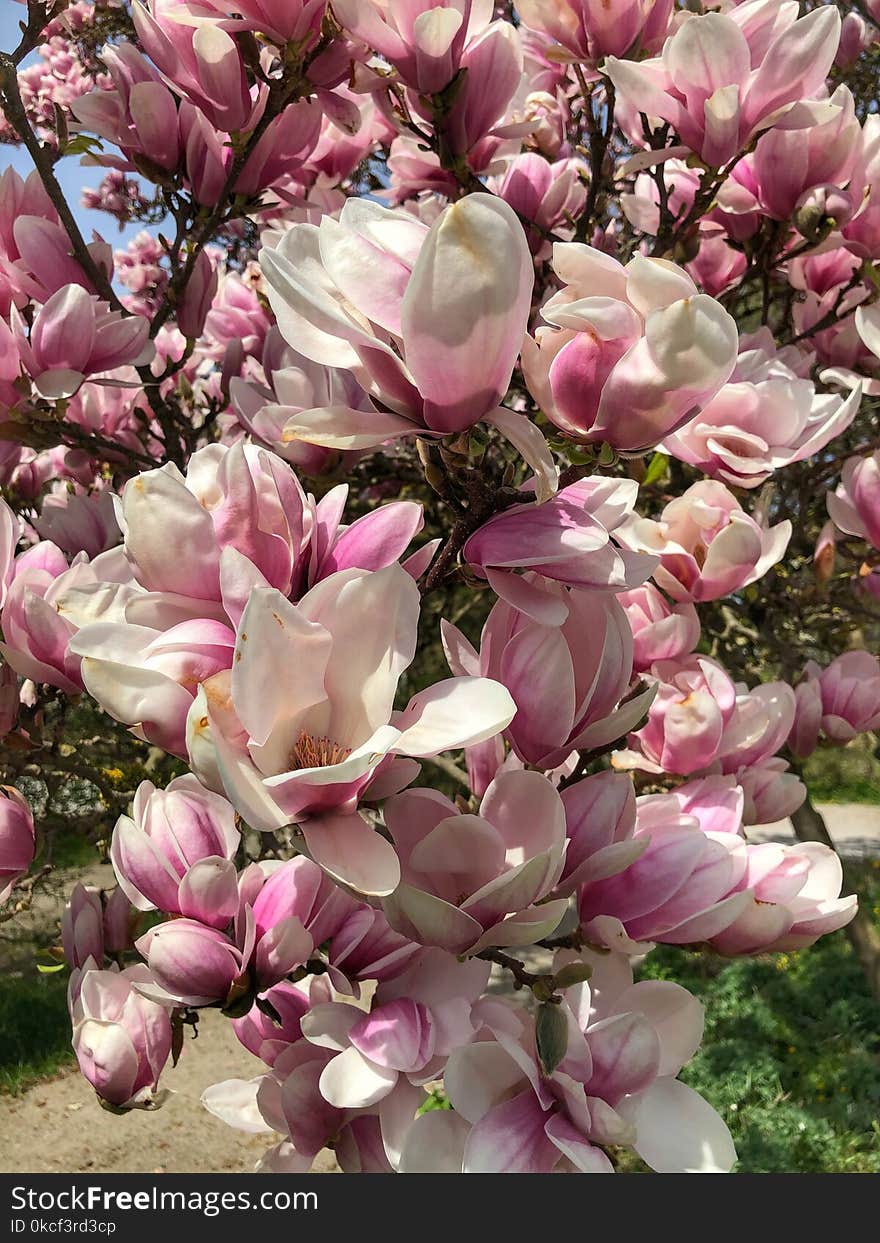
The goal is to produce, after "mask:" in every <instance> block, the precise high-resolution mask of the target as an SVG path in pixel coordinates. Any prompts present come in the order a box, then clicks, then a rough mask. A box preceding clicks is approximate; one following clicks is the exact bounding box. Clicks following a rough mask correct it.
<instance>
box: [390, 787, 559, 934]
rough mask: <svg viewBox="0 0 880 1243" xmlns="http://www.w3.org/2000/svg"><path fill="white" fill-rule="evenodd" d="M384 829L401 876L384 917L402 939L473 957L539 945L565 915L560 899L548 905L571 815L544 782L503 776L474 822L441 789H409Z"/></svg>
mask: <svg viewBox="0 0 880 1243" xmlns="http://www.w3.org/2000/svg"><path fill="white" fill-rule="evenodd" d="M385 823H386V825H387V827H388V829H389V831H390V833H391V836H392V838H393V840H394V845H395V848H396V850H397V853H398V856H399V858H400V862H401V868H402V873H403V883H402V884H400V885H399V886H398V887H397V889H396V890H395V892H394V893H393V894H392V896H391V897H390V898H388V899H386V902H385V913H386V915H387V916H388V920H389V922H390V923H391V926H392V927H393V928H396V929H397V930H398V932H402V933H403V934H404V936H408V937H410V938H411V939H412V940H414V941H418V942H420V943H421V944H422V945H439V946H440V947H441V948H443V949H446V950H449V951H450V952H451V953H455V954H461V953H464V952H465V951H467V952H469V953H472V954H473V953H478V952H479V951H480V950H482V949H486V948H487V947H489V946H492V945H522V944H525V943H526V942H529V943H531V942H533V941H539V940H540V939H541V938H542V937H545V936H549V935H550V934H551V933H552V932H554V931H555V929H556V927H557V925H558V924H559V922H560V920H561V919H562V916H563V915H564V914H565V908H566V903H565V901H564V900H558V901H555V902H542V899H544V898H546V897H547V895H548V894H549V893H550V892H551V890H552V889H553V887H554V885H555V884H556V882H557V881H558V880H559V877H560V874H561V872H562V865H563V860H564V858H565V849H566V837H565V807H564V805H563V802H562V799H561V798H560V797H559V795H558V794H557V793H556V790H555V788H554V786H553V784H552V782H551V781H550V780H549V779H548V778H547V777H545V776H544V775H543V774H542V773H535V772H526V771H523V770H519V771H512V772H502V773H500V774H499V775H498V776H497V777H496V778H495V780H494V781H493V782H492V783H491V785H490V786H489V788H488V790H487V791H486V793H485V795H484V797H483V800H482V802H481V804H480V814H479V815H478V816H475V815H467V814H462V813H461V812H460V811H459V809H458V808H457V807H456V806H455V804H454V803H450V801H449V799H447V798H445V797H444V796H443V795H442V794H440V793H439V792H438V791H436V790H405V791H404V792H403V793H402V794H398V795H397V796H396V797H395V798H393V799H389V801H388V803H387V804H386V805H385ZM462 895H465V896H464V897H462ZM539 903H540V905H539Z"/></svg>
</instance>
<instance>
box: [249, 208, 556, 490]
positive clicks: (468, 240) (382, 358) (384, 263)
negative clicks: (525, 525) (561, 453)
mask: <svg viewBox="0 0 880 1243" xmlns="http://www.w3.org/2000/svg"><path fill="white" fill-rule="evenodd" d="M476 255H479V256H480V261H479V263H477V262H475V261H474V259H475V256H476ZM260 266H261V267H262V270H263V275H264V277H265V279H266V283H267V286H268V295H269V301H270V303H271V305H272V309H273V311H274V312H275V314H276V316H277V318H278V327H279V329H280V331H281V333H282V335H283V336H284V338H285V340H287V341H289V342H290V343H291V345H293V346H294V348H295V349H297V350H298V351H299V353H300V354H302V355H304V356H305V357H306V358H310V359H312V360H313V361H314V362H316V363H321V364H322V365H323V366H325V367H341V368H344V369H345V370H347V371H349V372H350V373H351V374H352V375H353V376H354V377H355V378H356V379H357V381H358V382H359V384H360V385H361V386H362V388H363V389H364V390H365V391H366V393H367V394H368V395H369V396H370V398H372V399H373V401H375V402H377V403H378V404H379V405H380V406H381V407H382V409H363V408H358V409H355V408H353V407H350V406H326V407H321V408H316V409H313V410H300V411H299V412H297V413H295V414H293V415H292V417H291V418H290V419H289V421H288V422H287V425H286V426H285V429H284V439H285V440H288V441H297V440H299V441H304V442H306V443H307V444H312V445H323V446H325V447H327V448H331V449H370V448H376V447H377V446H379V445H382V444H385V443H386V442H387V441H389V440H393V439H395V438H396V437H399V436H413V435H416V434H417V433H419V432H422V433H424V432H425V431H430V432H435V433H438V434H440V435H445V434H448V433H450V432H461V431H465V430H466V429H467V428H469V427H473V426H474V424H475V423H479V422H480V421H481V420H482V421H485V422H488V423H492V424H493V425H494V426H496V427H497V428H498V430H499V431H500V432H501V434H502V435H503V436H505V437H506V438H507V439H508V440H510V441H511V443H512V444H514V445H515V446H516V448H517V449H518V451H519V452H520V453H522V455H523V457H524V458H526V460H527V461H528V462H529V465H530V466H532V469H533V470H535V473H536V474H537V475H538V476H539V479H540V478H542V477H543V476H545V475H548V474H552V475H553V476H554V478H555V467H554V466H553V462H552V458H551V456H550V454H549V451H548V449H547V446H546V444H545V442H544V438H543V436H541V435H540V434H539V433H538V432H537V429H536V428H535V427H534V425H533V424H531V423H530V421H529V420H528V419H527V418H526V417H525V416H523V415H520V414H516V413H514V412H513V411H511V410H506V409H502V408H500V407H499V403H500V402H501V400H502V399H503V397H504V395H505V393H506V392H507V388H508V385H509V384H510V377H511V374H512V372H513V367H514V364H515V363H516V360H517V357H518V355H519V350H520V345H521V344H522V339H523V336H524V335H525V331H526V327H527V324H528V319H529V311H530V309H531V302H532V289H533V286H534V280H535V274H534V267H533V264H532V257H531V254H530V253H529V248H528V244H527V242H526V237H525V234H524V232H523V229H522V226H521V225H520V223H519V220H518V219H517V217H516V214H515V212H514V211H513V209H512V208H510V207H508V205H507V204H506V203H505V202H504V201H503V199H499V198H496V197H495V196H494V195H491V194H469V195H467V196H466V197H465V198H463V199H461V200H460V202H457V203H450V204H449V206H448V207H446V208H445V209H444V210H443V211H442V212H441V213H440V215H439V216H438V217H437V219H436V220H435V221H434V223H433V225H431V227H430V228H428V226H427V225H425V224H424V223H422V221H420V220H418V219H417V218H416V217H415V216H413V215H412V214H411V213H410V212H407V211H403V210H394V209H390V208H387V207H382V206H380V205H379V204H378V203H374V202H371V201H368V200H365V199H346V202H345V205H344V206H343V208H342V211H341V212H340V216H339V219H338V220H336V219H334V218H333V217H332V216H329V215H328V216H323V217H322V218H321V223H320V225H313V224H296V225H294V226H293V227H292V228H291V229H289V230H288V231H287V233H285V234H284V236H283V237H282V238H281V240H280V241H279V242H278V245H277V246H276V247H275V248H274V249H270V248H267V247H264V248H263V249H262V250H261V251H260ZM547 494H549V490H548V492H547Z"/></svg>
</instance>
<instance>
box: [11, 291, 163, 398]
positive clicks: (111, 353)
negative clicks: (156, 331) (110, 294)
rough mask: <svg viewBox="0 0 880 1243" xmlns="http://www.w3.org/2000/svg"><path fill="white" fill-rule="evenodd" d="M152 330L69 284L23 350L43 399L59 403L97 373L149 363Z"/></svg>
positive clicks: (44, 311) (41, 314)
mask: <svg viewBox="0 0 880 1243" xmlns="http://www.w3.org/2000/svg"><path fill="white" fill-rule="evenodd" d="M149 329H150V325H149V323H148V322H147V320H145V319H143V318H142V317H141V316H139V315H128V316H123V315H122V313H121V312H120V311H111V310H110V309H109V307H108V306H107V303H106V302H101V301H99V300H98V299H97V298H93V297H90V296H89V294H87V293H86V291H85V290H84V289H83V288H82V286H80V285H64V286H62V288H60V289H59V290H58V292H57V293H54V294H53V295H52V297H51V298H50V299H49V300H48V302H46V303H45V304H44V305H43V306H42V307H40V309H39V311H38V312H37V315H36V318H35V319H34V324H33V327H32V329H31V335H30V341H29V342H27V341H25V340H24V339H23V338H19V340H18V349H19V353H20V355H21V358H22V362H23V364H24V367H25V370H26V371H27V372H28V373H29V374H30V375H31V376H32V377H33V379H34V384H35V387H36V389H37V392H38V393H39V395H40V396H41V397H45V398H46V399H47V400H49V401H57V400H59V399H61V398H66V397H72V396H73V394H74V393H75V392H76V391H77V390H78V389H79V387H80V386H81V385H82V384H84V383H85V381H86V379H87V378H88V377H89V376H92V375H95V374H97V373H98V372H103V371H112V370H113V369H114V368H116V367H121V366H123V365H124V364H126V363H134V362H139V361H145V362H148V361H149V359H150V358H151V357H152V352H153V347H152V345H151V344H149V341H148V338H149Z"/></svg>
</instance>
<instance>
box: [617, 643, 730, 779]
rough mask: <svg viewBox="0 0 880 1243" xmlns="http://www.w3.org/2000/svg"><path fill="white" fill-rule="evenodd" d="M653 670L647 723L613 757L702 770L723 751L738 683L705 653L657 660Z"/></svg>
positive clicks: (626, 763) (633, 763) (626, 762)
mask: <svg viewBox="0 0 880 1243" xmlns="http://www.w3.org/2000/svg"><path fill="white" fill-rule="evenodd" d="M651 674H652V676H653V677H654V678H656V679H657V683H658V686H657V695H656V698H655V699H654V701H653V703H652V704H651V707H650V709H649V711H648V720H647V723H646V724H645V725H644V726H643V727H642V728H641V729H640V730H639V731H638V733H636V734H633V735H632V737H631V738H630V744H631V747H632V748H633V749H632V750H630V751H623V752H618V753H617V754H616V755H615V757H614V763H615V765H616V766H617V767H619V768H630V767H635V768H642V769H645V770H646V771H648V772H655V773H660V772H667V773H680V774H681V775H682V776H688V775H689V774H690V773H696V772H700V771H701V770H702V769H704V768H706V767H707V766H708V765H709V764H711V763H712V762H713V761H714V760H715V759H717V758H718V756H719V754H720V752H721V748H722V739H723V737H724V732H725V730H726V728H727V727H728V725H729V724H730V722H731V721H732V719H733V715H734V712H735V711H736V688H735V686H734V684H733V682H732V681H731V680H730V678H729V677H728V676H727V674H726V673H725V671H724V670H723V669H722V668H721V666H720V665H719V664H717V663H716V662H715V661H714V660H710V659H709V657H708V656H689V657H688V658H687V659H685V660H682V661H672V660H663V661H659V662H658V663H657V664H656V665H653V666H652V668H651Z"/></svg>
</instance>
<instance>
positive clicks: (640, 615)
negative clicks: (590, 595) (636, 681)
mask: <svg viewBox="0 0 880 1243" xmlns="http://www.w3.org/2000/svg"><path fill="white" fill-rule="evenodd" d="M617 599H618V601H619V602H620V604H622V605H623V609H624V612H625V613H626V618H627V621H628V622H629V624H630V628H631V630H632V634H633V668H634V669H635V670H636V672H637V673H644V672H646V670H648V669H650V667H651V665H653V664H655V663H656V662H657V661H660V660H683V659H684V658H685V657H686V656H689V655H690V654H691V652H692V651H693V650H694V648H695V647H696V646H697V644H698V643H699V641H700V619H699V617H698V616H697V610H696V609H695V608H694V606H693V605H692V604H687V603H686V604H675V605H670V604H667V602H666V600H665V599H664V597H663V596H662V595H661V594H660V592H659V591H658V590H657V588H656V587H654V586H652V584H651V583H645V584H644V586H642V587H636V589H635V590H634V591H625V592H622V593H621V594H620V595H619V596H618V597H617Z"/></svg>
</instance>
